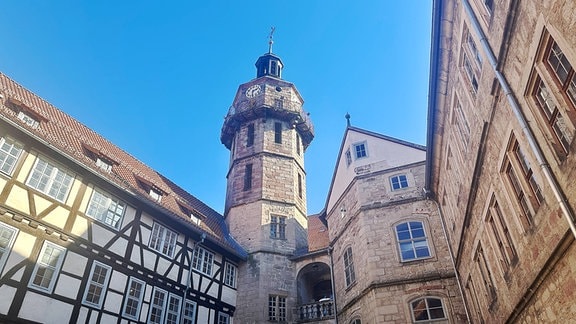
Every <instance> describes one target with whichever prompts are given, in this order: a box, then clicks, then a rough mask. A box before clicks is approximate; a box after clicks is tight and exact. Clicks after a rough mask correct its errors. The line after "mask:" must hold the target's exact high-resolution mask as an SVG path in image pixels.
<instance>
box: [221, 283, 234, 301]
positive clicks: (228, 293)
mask: <svg viewBox="0 0 576 324" xmlns="http://www.w3.org/2000/svg"><path fill="white" fill-rule="evenodd" d="M222 301H223V302H225V303H228V304H230V305H236V290H235V289H232V288H230V287H228V286H222Z"/></svg>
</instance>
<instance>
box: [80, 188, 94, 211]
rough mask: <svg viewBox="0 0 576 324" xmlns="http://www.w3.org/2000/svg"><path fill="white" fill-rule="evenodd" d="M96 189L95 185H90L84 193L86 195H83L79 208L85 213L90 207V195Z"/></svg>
mask: <svg viewBox="0 0 576 324" xmlns="http://www.w3.org/2000/svg"><path fill="white" fill-rule="evenodd" d="M93 191H94V186H93V185H89V186H88V187H87V188H86V192H85V193H84V197H82V202H80V206H78V210H79V211H81V212H83V213H85V212H86V209H88V203H89V202H90V197H92V192H93Z"/></svg>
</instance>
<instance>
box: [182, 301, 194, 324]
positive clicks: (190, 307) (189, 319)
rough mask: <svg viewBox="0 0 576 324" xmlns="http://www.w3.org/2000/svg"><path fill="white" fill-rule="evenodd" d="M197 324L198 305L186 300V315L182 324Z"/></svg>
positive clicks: (184, 314)
mask: <svg viewBox="0 0 576 324" xmlns="http://www.w3.org/2000/svg"><path fill="white" fill-rule="evenodd" d="M195 323H196V303H195V302H193V301H190V300H186V302H185V303H184V313H183V321H182V324H195Z"/></svg>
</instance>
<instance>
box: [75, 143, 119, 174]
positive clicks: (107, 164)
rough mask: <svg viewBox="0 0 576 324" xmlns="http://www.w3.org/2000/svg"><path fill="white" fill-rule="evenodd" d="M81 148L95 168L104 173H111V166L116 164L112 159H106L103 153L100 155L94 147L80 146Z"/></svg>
mask: <svg viewBox="0 0 576 324" xmlns="http://www.w3.org/2000/svg"><path fill="white" fill-rule="evenodd" d="M82 148H83V150H84V154H85V155H86V156H87V157H88V158H89V159H90V160H92V161H94V163H96V166H97V167H98V168H100V169H102V170H104V171H106V172H110V171H112V166H113V165H115V164H116V165H117V164H118V163H117V162H115V161H114V160H113V159H111V158H109V157H107V156H106V155H104V154H103V153H101V152H100V151H99V150H98V149H96V148H94V147H89V146H88V145H87V144H82Z"/></svg>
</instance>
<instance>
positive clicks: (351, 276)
mask: <svg viewBox="0 0 576 324" xmlns="http://www.w3.org/2000/svg"><path fill="white" fill-rule="evenodd" d="M344 274H345V275H346V287H349V286H350V285H351V284H353V283H354V282H356V272H354V260H353V259H352V248H351V247H349V248H347V249H346V251H345V252H344Z"/></svg>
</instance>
